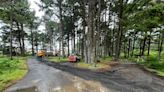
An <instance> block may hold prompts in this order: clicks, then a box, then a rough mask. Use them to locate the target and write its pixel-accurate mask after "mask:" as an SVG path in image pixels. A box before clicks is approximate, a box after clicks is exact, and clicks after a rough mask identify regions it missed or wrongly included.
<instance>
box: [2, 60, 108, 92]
mask: <svg viewBox="0 0 164 92" xmlns="http://www.w3.org/2000/svg"><path fill="white" fill-rule="evenodd" d="M28 66H29V72H28V74H27V75H26V76H25V78H23V80H20V81H19V82H18V83H16V84H15V85H13V86H11V87H9V88H8V89H7V90H5V92H110V90H108V89H107V88H105V87H103V86H102V85H101V83H99V82H95V81H90V80H85V79H81V78H79V77H77V76H74V75H72V74H69V73H66V72H63V71H61V70H59V69H56V68H53V67H50V66H48V65H46V64H44V63H42V62H39V61H36V60H35V59H29V60H28Z"/></svg>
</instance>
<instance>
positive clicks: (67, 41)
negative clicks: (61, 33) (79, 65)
mask: <svg viewBox="0 0 164 92" xmlns="http://www.w3.org/2000/svg"><path fill="white" fill-rule="evenodd" d="M67 42H68V56H69V55H70V46H69V34H68V39H67Z"/></svg>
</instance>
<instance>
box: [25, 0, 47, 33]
mask: <svg viewBox="0 0 164 92" xmlns="http://www.w3.org/2000/svg"><path fill="white" fill-rule="evenodd" d="M28 2H29V4H30V8H31V10H34V11H35V12H36V14H35V15H36V16H37V17H39V18H40V19H41V18H42V16H43V15H44V12H43V11H41V10H40V7H39V6H38V5H37V4H36V3H38V4H41V1H40V0H28ZM44 29H45V26H44V24H43V25H40V26H39V28H38V30H41V31H43V30H44Z"/></svg>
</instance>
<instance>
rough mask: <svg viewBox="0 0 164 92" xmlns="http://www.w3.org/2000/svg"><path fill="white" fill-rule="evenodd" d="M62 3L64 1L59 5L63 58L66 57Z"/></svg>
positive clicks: (61, 0)
mask: <svg viewBox="0 0 164 92" xmlns="http://www.w3.org/2000/svg"><path fill="white" fill-rule="evenodd" d="M62 2H63V0H58V4H59V16H60V32H61V47H62V57H64V56H65V53H64V32H63V31H64V23H63V14H62V12H63V9H62Z"/></svg>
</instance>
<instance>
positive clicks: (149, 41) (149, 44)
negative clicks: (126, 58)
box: [147, 36, 151, 56]
mask: <svg viewBox="0 0 164 92" xmlns="http://www.w3.org/2000/svg"><path fill="white" fill-rule="evenodd" d="M148 38H149V39H148V53H147V55H148V56H149V55H150V46H151V38H150V36H149V37H148Z"/></svg>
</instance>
